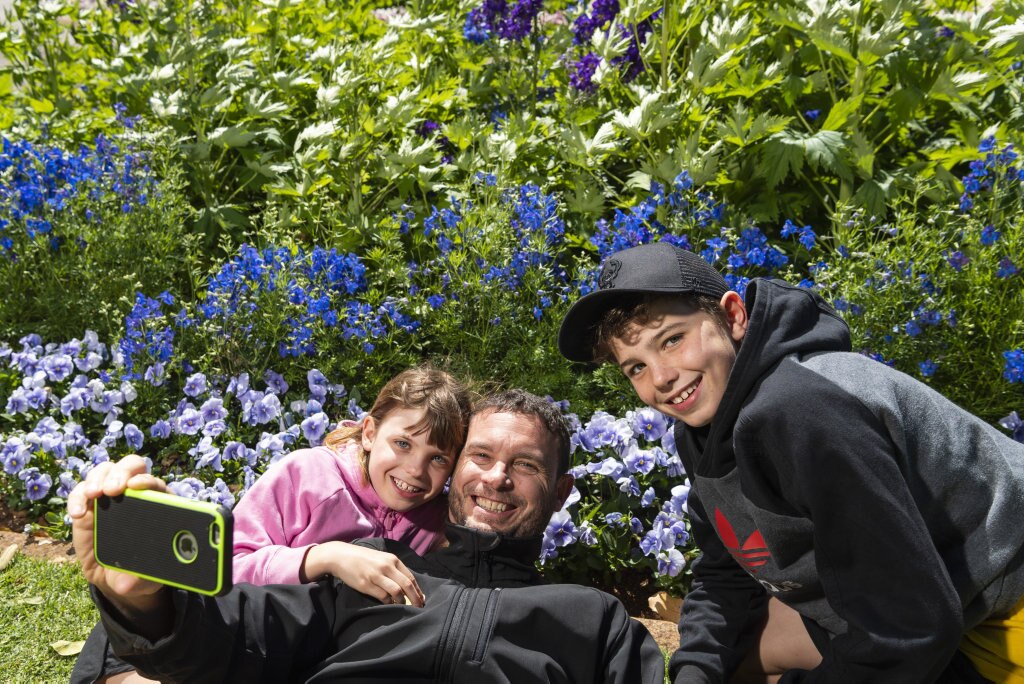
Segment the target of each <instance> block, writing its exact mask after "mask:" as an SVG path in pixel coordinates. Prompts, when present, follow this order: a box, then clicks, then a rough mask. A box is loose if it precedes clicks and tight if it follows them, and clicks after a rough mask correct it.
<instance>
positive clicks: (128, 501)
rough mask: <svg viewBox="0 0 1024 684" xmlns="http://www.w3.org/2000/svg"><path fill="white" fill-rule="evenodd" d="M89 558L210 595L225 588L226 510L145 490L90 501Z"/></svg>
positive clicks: (229, 529)
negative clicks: (93, 502) (92, 527)
mask: <svg viewBox="0 0 1024 684" xmlns="http://www.w3.org/2000/svg"><path fill="white" fill-rule="evenodd" d="M93 511H94V514H95V515H94V518H93V521H94V522H93V525H94V531H93V553H94V555H95V557H96V560H97V562H99V564H100V565H102V566H104V567H107V568H111V569H114V570H120V571H121V572H127V573H129V574H132V575H135V576H137V577H141V578H143V579H147V580H152V581H154V582H160V583H161V584H167V585H169V586H172V587H178V588H179V589H187V590H188V591H194V592H197V593H200V594H207V595H210V596H216V595H220V594H224V593H226V592H227V591H229V590H230V589H231V548H232V541H231V536H232V519H231V511H230V510H228V509H227V508H225V507H223V506H219V505H217V504H214V503H210V502H207V501H194V500H192V499H186V498H184V497H180V496H174V495H172V494H165V493H163V492H156V491H151V490H141V489H129V490H126V491H125V493H124V495H122V496H117V497H107V496H103V497H100V498H99V499H96V501H95V505H94V508H93Z"/></svg>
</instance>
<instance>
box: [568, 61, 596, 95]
mask: <svg viewBox="0 0 1024 684" xmlns="http://www.w3.org/2000/svg"><path fill="white" fill-rule="evenodd" d="M600 63H601V58H600V57H598V56H597V55H596V54H594V53H593V52H588V53H587V54H585V55H583V56H582V57H580V58H579V59H578V60H577V61H576V62H575V63H574V64H573V65H572V66H571V71H570V73H569V85H570V87H572V88H573V89H574V90H577V91H579V92H581V93H592V92H594V91H595V90H597V84H596V83H594V73H595V72H596V71H597V67H598V65H599V64H600Z"/></svg>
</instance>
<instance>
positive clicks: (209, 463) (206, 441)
mask: <svg viewBox="0 0 1024 684" xmlns="http://www.w3.org/2000/svg"><path fill="white" fill-rule="evenodd" d="M188 453H189V454H191V455H192V456H194V457H195V459H196V469H199V468H206V467H210V468H213V469H214V470H216V471H217V472H223V470H224V466H223V465H222V464H221V454H220V449H218V448H217V447H215V446H214V445H213V439H212V438H211V437H203V438H202V439H201V440H199V444H197V445H195V446H194V447H192V448H191V449H189V450H188Z"/></svg>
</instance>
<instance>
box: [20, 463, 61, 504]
mask: <svg viewBox="0 0 1024 684" xmlns="http://www.w3.org/2000/svg"><path fill="white" fill-rule="evenodd" d="M18 477H19V478H21V481H22V482H24V483H25V498H26V499H28V500H29V501H39V500H40V499H42V498H44V497H45V496H46V495H47V494H48V493H49V492H50V487H52V486H53V478H51V477H50V476H49V475H47V474H46V473H41V472H39V469H38V468H28V469H26V470H23V471H22V472H21V473H19V474H18Z"/></svg>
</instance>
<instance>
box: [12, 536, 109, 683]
mask: <svg viewBox="0 0 1024 684" xmlns="http://www.w3.org/2000/svg"><path fill="white" fill-rule="evenodd" d="M40 600H41V603H40V602H39V601H40ZM36 604H38V605H36ZM98 619H99V616H98V615H97V613H96V609H95V608H94V607H93V605H92V602H91V601H90V600H89V593H88V588H87V585H86V582H85V579H84V578H83V577H82V575H81V573H80V572H79V571H78V565H77V564H76V563H53V562H50V561H45V560H37V559H32V558H27V557H25V556H23V555H19V556H17V557H16V558H15V559H14V561H13V562H12V563H11V564H10V565H9V566H7V569H6V570H4V571H2V572H0V625H3V628H2V629H0V672H2V673H3V675H2V679H3V682H4V684H18V683H21V682H25V683H28V682H32V684H36V683H37V682H67V681H68V678H69V677H70V675H71V668H72V667H74V664H75V657H74V656H61V655H58V654H57V652H56V651H55V650H54V649H53V648H52V647H51V646H50V644H51V643H53V642H56V641H62V640H63V641H82V640H84V639H85V638H86V636H88V634H89V632H90V630H92V628H93V625H95V624H96V621H97V620H98Z"/></svg>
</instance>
